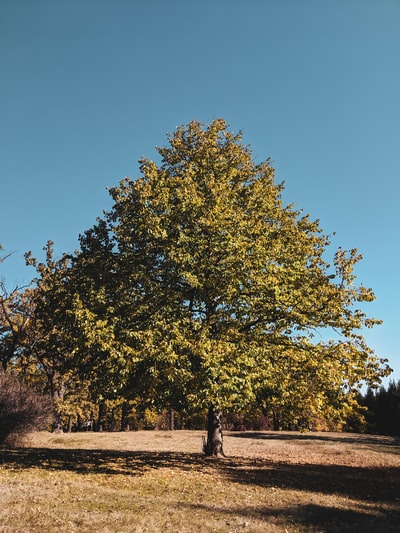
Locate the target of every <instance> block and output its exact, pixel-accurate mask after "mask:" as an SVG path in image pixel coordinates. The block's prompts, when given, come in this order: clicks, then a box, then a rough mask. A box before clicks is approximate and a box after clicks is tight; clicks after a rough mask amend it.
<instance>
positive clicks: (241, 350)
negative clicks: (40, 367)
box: [73, 119, 389, 452]
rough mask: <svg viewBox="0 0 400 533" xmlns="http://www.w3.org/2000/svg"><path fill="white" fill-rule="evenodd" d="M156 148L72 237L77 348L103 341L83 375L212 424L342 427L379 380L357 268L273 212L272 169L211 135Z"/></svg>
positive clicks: (381, 368)
mask: <svg viewBox="0 0 400 533" xmlns="http://www.w3.org/2000/svg"><path fill="white" fill-rule="evenodd" d="M168 140H169V144H168V145H167V146H166V147H161V148H158V152H159V155H160V162H159V163H156V162H154V161H150V160H148V159H142V160H141V161H140V171H141V177H139V178H138V179H135V180H132V179H129V178H126V179H124V180H122V181H121V182H120V184H119V185H118V186H116V187H113V188H111V189H110V194H111V196H112V199H113V201H114V205H113V207H112V209H111V211H110V212H108V213H105V215H104V217H103V218H102V219H99V220H98V222H97V224H96V225H95V226H94V227H93V228H91V229H90V230H88V231H87V232H86V233H85V234H84V235H83V236H81V250H80V251H79V253H78V254H77V256H76V257H75V259H74V266H73V268H74V269H75V272H76V273H79V276H78V274H77V276H78V277H79V279H80V284H81V287H82V290H81V291H80V293H79V305H80V306H81V308H80V311H79V312H80V313H83V314H85V313H86V314H85V320H86V325H87V332H89V331H90V332H91V333H92V334H93V335H94V334H95V332H96V331H99V324H102V325H103V327H104V328H108V329H106V330H103V331H108V332H109V336H108V339H107V343H106V344H105V349H104V350H98V351H97V353H96V354H95V355H94V353H93V351H92V352H91V353H89V352H90V350H89V351H86V352H85V351H84V350H83V351H82V350H81V352H80V354H81V355H80V356H81V357H82V361H84V363H85V365H89V366H90V365H91V366H92V368H94V367H96V365H97V366H98V368H101V369H102V379H104V375H105V374H106V372H109V374H110V376H111V377H110V379H111V382H112V383H114V385H113V386H117V384H118V387H119V388H120V389H121V390H122V389H123V392H121V393H122V394H125V395H129V394H130V395H132V396H141V397H143V398H147V399H149V401H150V400H151V402H152V403H153V404H154V405H156V406H157V407H160V408H161V407H171V408H175V409H187V408H200V409H206V408H211V409H210V413H211V417H210V420H212V419H213V415H214V411H215V410H216V409H217V408H218V409H220V408H222V409H237V410H239V409H242V408H245V407H246V408H248V407H251V406H256V405H257V406H262V407H264V408H265V409H269V410H272V411H274V412H276V413H280V415H279V416H280V418H281V424H283V423H285V424H287V420H289V419H291V420H293V422H294V423H298V422H299V421H300V420H301V419H302V418H306V419H307V418H309V417H310V416H311V415H312V416H316V417H321V418H330V419H334V420H339V419H340V417H341V416H343V415H344V414H345V412H346V411H348V410H349V409H351V406H352V403H353V402H354V397H353V392H354V391H355V390H356V388H357V386H358V385H359V384H360V382H363V381H366V382H367V383H369V384H374V383H377V382H379V381H380V378H381V377H382V376H383V375H386V374H387V373H388V372H389V369H388V367H387V365H386V364H385V360H382V359H379V358H378V357H377V356H376V355H375V354H374V353H373V351H372V350H371V349H370V348H369V347H368V346H367V345H366V343H365V341H364V338H363V329H364V328H365V327H372V326H373V325H375V324H376V323H377V322H378V321H377V320H374V319H372V318H368V317H367V316H366V314H365V313H364V311H363V310H362V309H360V308H363V304H364V302H369V301H371V300H373V299H374V295H373V292H372V290H371V289H369V288H365V287H363V286H362V285H357V284H356V283H355V276H354V266H355V264H356V263H357V262H358V261H359V260H360V259H361V256H360V255H359V254H358V253H357V251H356V250H355V249H354V250H351V251H349V252H346V251H344V250H342V249H338V250H337V251H336V253H333V252H330V240H329V237H328V236H326V235H324V234H323V233H322V231H321V228H320V226H319V222H318V221H314V220H312V219H311V218H310V216H309V215H303V214H302V213H301V212H300V211H298V210H296V209H295V208H294V207H293V206H292V205H289V206H285V205H283V201H282V196H281V194H282V189H283V186H282V185H281V184H277V183H276V181H275V173H274V169H273V167H272V166H271V164H270V161H269V160H266V161H264V162H261V163H257V162H255V161H254V159H253V157H252V152H251V150H250V149H249V147H247V146H246V145H244V144H243V142H242V136H241V134H240V133H239V134H234V133H232V132H230V131H229V130H228V128H227V125H226V123H225V121H224V120H221V119H218V120H214V121H213V122H212V123H211V124H210V125H208V126H205V125H202V124H201V123H198V122H191V123H190V124H188V125H186V126H183V127H179V128H177V129H176V131H175V132H174V133H173V134H171V135H169V137H168ZM328 253H329V254H330V256H331V257H333V260H332V265H331V264H328V262H327V259H326V256H327V254H328ZM360 304H361V305H360ZM82 316H83V315H82ZM100 329H101V328H100ZM100 337H101V335H100ZM101 339H103V341H105V339H104V334H103V336H102V337H101V338H100V341H99V342H100V344H101V342H103V341H102V340H101ZM110 340H111V341H112V342H110ZM116 342H118V350H117V351H118V354H116V353H115V350H114V353H112V350H111V346H112V345H114V346H115V343H116ZM102 358H103V361H101V359H102ZM116 369H117V370H118V372H116ZM283 419H285V420H283ZM208 450H209V451H210V452H212V450H213V446H212V444H210V446H209V448H208Z"/></svg>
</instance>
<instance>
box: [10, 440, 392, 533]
mask: <svg viewBox="0 0 400 533" xmlns="http://www.w3.org/2000/svg"><path fill="white" fill-rule="evenodd" d="M201 435H202V433H201V432H194V431H176V432H130V433H75V434H69V435H68V434H64V435H54V434H48V433H38V434H35V435H33V436H32V441H31V443H30V445H29V447H25V448H19V449H5V448H3V449H0V494H1V504H2V505H1V507H0V524H1V525H0V532H1V533H11V532H12V533H17V532H19V533H31V532H32V533H33V532H39V531H40V532H41V533H47V532H58V533H59V532H70V533H72V532H78V531H79V532H90V533H94V532H109V533H118V532H121V533H122V532H126V533H128V532H129V533H131V532H144V531H148V532H151V533H153V532H154V533H156V532H166V531H168V532H182V533H183V532H205V533H208V532H213V531H216V532H230V533H233V532H238V531H246V532H261V531H262V532H264V531H265V532H268V531H271V532H290V533H292V532H299V531H302V532H303V531H304V532H311V531H313V532H339V531H340V532H350V531H351V532H352V531H357V532H358V531H360V532H374V533H375V532H381V531H382V532H385V533H386V532H392V531H393V532H394V531H400V490H399V488H400V446H399V445H398V444H396V442H395V441H394V439H392V438H390V437H387V438H386V437H375V436H365V435H350V434H342V433H309V434H299V433H274V432H257V433H230V434H227V435H226V437H225V452H226V453H227V455H228V457H227V458H224V459H218V460H212V459H211V460H210V459H206V458H204V457H203V456H202V455H201V453H200V450H201Z"/></svg>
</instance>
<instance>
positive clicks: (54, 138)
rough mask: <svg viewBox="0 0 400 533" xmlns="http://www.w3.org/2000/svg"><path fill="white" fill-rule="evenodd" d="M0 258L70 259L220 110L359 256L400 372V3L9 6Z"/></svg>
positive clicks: (23, 270)
mask: <svg viewBox="0 0 400 533" xmlns="http://www.w3.org/2000/svg"><path fill="white" fill-rule="evenodd" d="M0 106H1V107H0V179H1V190H0V191H1V192H0V195H1V202H0V243H2V244H3V247H4V249H5V250H4V251H5V253H8V252H12V251H15V253H14V254H13V256H12V257H10V258H8V259H7V260H6V261H5V262H4V263H3V264H2V265H0V276H1V277H3V278H5V280H6V282H7V284H8V285H9V286H13V285H15V284H23V283H25V282H29V281H30V279H31V278H32V277H33V276H34V271H33V270H32V269H28V268H27V267H25V264H24V259H23V253H24V252H25V251H27V250H32V251H33V254H34V255H35V256H37V257H42V247H43V246H44V244H45V243H46V242H47V240H49V239H52V240H54V241H55V244H56V250H57V252H58V253H61V252H62V251H68V252H69V251H72V250H74V249H75V248H76V247H77V245H78V241H77V237H78V235H79V234H80V233H82V232H83V231H85V230H86V229H88V228H89V227H90V226H92V224H93V223H94V222H95V219H96V217H97V216H98V215H101V214H102V210H103V209H108V208H109V207H110V200H109V196H108V193H107V192H106V186H112V185H114V184H116V183H117V182H118V181H119V180H120V179H121V178H123V177H124V176H126V175H129V176H131V177H132V178H134V177H137V176H138V173H139V170H138V163H137V161H138V159H139V158H140V157H141V155H145V156H147V157H150V158H153V157H156V152H155V148H154V147H155V146H156V145H163V144H166V142H167V140H166V133H167V132H169V131H173V130H174V128H175V127H176V126H177V125H180V124H183V123H187V122H188V121H190V120H191V119H195V120H200V121H202V122H205V123H208V122H210V121H211V120H212V119H213V118H216V117H223V118H225V119H226V120H227V121H228V123H229V124H230V127H231V129H232V130H234V131H237V130H239V129H240V130H243V132H244V139H245V142H246V143H248V144H250V145H251V147H252V149H253V152H254V157H255V159H256V160H263V159H265V158H267V157H271V159H272V160H273V161H274V164H275V167H276V169H277V181H279V182H280V181H283V180H284V181H285V183H286V189H285V193H284V199H285V202H287V203H289V202H295V203H296V204H297V205H298V207H299V208H303V209H304V210H305V211H306V212H309V213H310V214H311V215H312V217H313V218H319V219H320V220H321V226H322V228H323V230H324V232H325V233H328V234H330V233H332V232H334V231H335V232H336V235H335V237H334V238H333V246H334V247H338V246H342V247H344V248H352V247H356V248H358V249H359V251H360V252H361V253H362V254H363V255H364V259H363V261H362V262H361V263H360V264H359V266H358V269H357V271H356V274H357V276H358V281H359V282H360V283H363V284H364V285H366V286H369V287H372V288H373V289H374V291H375V294H376V296H377V301H376V302H374V303H373V304H370V305H369V306H368V308H367V309H368V313H369V314H370V315H372V316H375V317H377V318H381V319H382V320H383V321H384V324H383V325H382V326H380V327H378V328H375V329H374V330H372V331H368V332H367V334H366V338H367V341H368V343H369V345H370V346H371V347H372V348H374V349H375V350H376V352H377V353H378V354H379V355H381V356H385V357H388V358H389V361H390V364H391V366H392V367H393V368H394V370H395V373H394V374H393V376H392V377H393V378H394V379H396V380H397V379H400V339H399V331H400V328H399V318H400V316H399V315H400V313H399V299H400V298H399V297H400V294H399V293H400V291H399V278H398V276H399V263H400V251H399V244H398V243H399V237H398V231H399V224H398V203H399V197H400V187H399V174H400V165H399V164H398V156H399V152H400V143H399V141H400V0H336V1H332V0H301V1H300V0H249V1H244V0H203V1H201V2H199V1H198V0H179V1H178V0H168V1H166V0H147V1H145V0H136V1H135V0H107V1H105V0H63V1H62V0H35V1H32V0H0Z"/></svg>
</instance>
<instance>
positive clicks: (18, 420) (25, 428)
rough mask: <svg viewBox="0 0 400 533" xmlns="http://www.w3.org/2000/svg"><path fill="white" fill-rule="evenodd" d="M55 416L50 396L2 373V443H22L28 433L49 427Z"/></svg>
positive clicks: (0, 403)
mask: <svg viewBox="0 0 400 533" xmlns="http://www.w3.org/2000/svg"><path fill="white" fill-rule="evenodd" d="M52 418H53V407H52V404H51V401H50V399H49V398H48V397H46V396H41V395H39V394H38V393H37V392H36V391H35V390H33V389H32V388H30V387H28V386H27V385H25V384H24V383H23V382H21V381H19V380H18V379H17V378H16V377H14V376H12V375H11V374H6V373H5V372H0V444H11V445H15V444H18V443H19V442H20V441H21V439H23V437H24V436H25V435H26V434H27V433H30V432H31V431H36V430H40V429H45V428H46V427H48V426H49V424H51V421H52Z"/></svg>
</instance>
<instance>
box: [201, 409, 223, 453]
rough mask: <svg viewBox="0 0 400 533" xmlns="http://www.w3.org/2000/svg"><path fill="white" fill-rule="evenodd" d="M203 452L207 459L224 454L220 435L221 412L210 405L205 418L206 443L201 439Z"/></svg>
mask: <svg viewBox="0 0 400 533" xmlns="http://www.w3.org/2000/svg"><path fill="white" fill-rule="evenodd" d="M203 451H204V453H205V454H206V455H207V456H209V457H218V456H220V455H223V456H224V457H225V454H224V448H223V433H222V412H221V411H219V410H217V409H215V408H214V406H213V405H210V407H209V409H208V416H207V441H206V440H205V438H203Z"/></svg>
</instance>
